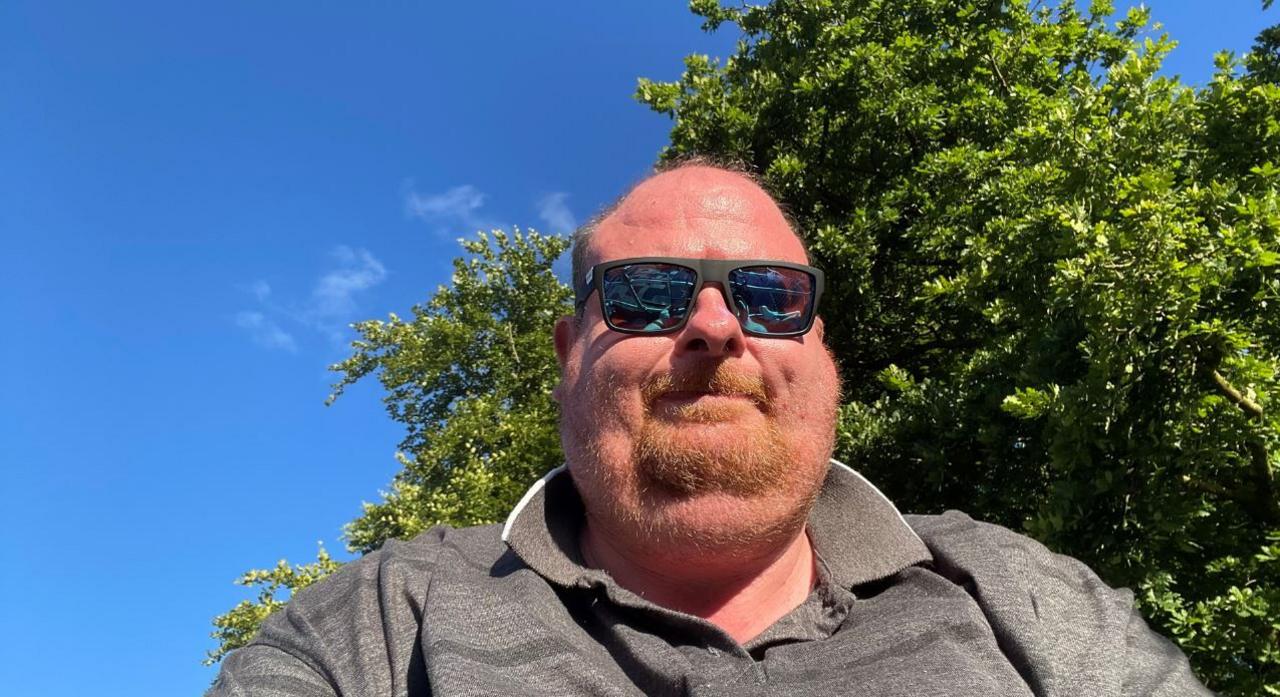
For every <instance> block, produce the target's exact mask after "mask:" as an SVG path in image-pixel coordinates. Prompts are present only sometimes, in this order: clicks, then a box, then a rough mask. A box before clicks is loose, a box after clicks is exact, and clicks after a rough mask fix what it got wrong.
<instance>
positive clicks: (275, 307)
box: [235, 245, 387, 352]
mask: <svg viewBox="0 0 1280 697" xmlns="http://www.w3.org/2000/svg"><path fill="white" fill-rule="evenodd" d="M330 256H331V257H332V259H333V262H334V263H333V266H332V267H331V268H330V269H329V270H328V271H325V272H324V273H322V274H320V277H319V278H318V279H316V281H315V284H314V285H313V286H312V288H311V293H310V295H308V296H305V300H303V301H301V302H288V301H283V302H282V301H277V300H276V298H275V295H274V293H273V290H272V288H271V285H270V284H269V283H267V282H266V281H263V280H258V281H254V282H253V283H250V284H248V285H245V286H242V289H243V290H244V291H245V292H247V293H249V294H251V295H252V296H253V297H254V299H255V300H257V308H256V309H252V310H242V311H240V312H238V313H236V315H235V323H236V326H238V327H240V328H242V329H244V330H245V331H247V332H248V333H249V336H250V338H252V340H253V342H254V343H256V344H258V345H259V346H262V347H264V348H268V349H281V350H285V351H289V352H296V351H297V350H298V341H297V340H296V339H295V338H294V334H296V333H297V332H304V333H306V332H310V333H320V334H323V335H325V336H326V337H327V338H329V339H330V340H331V341H334V342H341V341H343V340H344V337H345V330H346V327H347V325H348V324H349V323H350V322H351V321H353V320H355V319H356V313H357V312H358V311H359V305H358V303H357V297H358V295H359V294H361V293H362V292H364V291H367V290H369V289H371V288H373V287H374V286H376V285H378V284H379V283H382V282H383V281H384V280H386V278H387V268H386V267H385V266H384V265H383V264H382V262H381V261H379V260H378V259H377V257H375V256H374V255H373V254H372V253H371V252H369V250H367V249H360V248H352V247H348V246H346V245H339V246H337V247H334V248H333V250H331V251H330ZM284 327H289V330H286V329H285V328H284ZM291 331H292V332H293V333H291Z"/></svg>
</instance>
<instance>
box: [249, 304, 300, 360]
mask: <svg viewBox="0 0 1280 697" xmlns="http://www.w3.org/2000/svg"><path fill="white" fill-rule="evenodd" d="M236 326H239V327H240V328H241V329H245V330H247V331H248V332H249V336H250V337H251V338H252V339H253V343H255V344H257V345H259V346H261V347H263V348H267V349H280V350H283V351H288V352H289V353H297V351H298V342H296V341H294V339H293V335H292V334H290V333H289V332H286V331H285V330H283V329H281V328H280V325H278V324H276V323H275V322H274V321H272V320H271V319H269V318H267V316H266V315H264V314H262V313H261V312H255V311H253V310H245V311H243V312H238V313H236Z"/></svg>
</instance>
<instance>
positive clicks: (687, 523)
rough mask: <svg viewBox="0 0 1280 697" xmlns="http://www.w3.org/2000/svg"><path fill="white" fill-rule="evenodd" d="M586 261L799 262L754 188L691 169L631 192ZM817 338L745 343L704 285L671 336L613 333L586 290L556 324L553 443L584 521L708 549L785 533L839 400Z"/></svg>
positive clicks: (790, 239) (817, 329) (806, 495)
mask: <svg viewBox="0 0 1280 697" xmlns="http://www.w3.org/2000/svg"><path fill="white" fill-rule="evenodd" d="M587 256H588V263H589V264H596V263H600V262H604V261H611V260H614V259H622V258H629V257H642V256H666V257H688V258H709V259H773V260H779V261H790V262H796V263H801V264H803V263H806V257H805V253H804V249H803V247H802V246H801V245H800V242H799V240H798V239H796V237H795V235H794V234H793V233H792V232H791V230H790V227H789V226H788V225H787V222H786V220H785V218H784V217H783V216H782V214H781V212H780V211H779V210H778V208H777V206H776V205H775V204H774V202H773V201H772V199H770V198H769V196H768V195H767V194H765V193H764V192H763V191H761V190H760V189H759V188H758V187H756V186H755V185H754V184H753V183H752V182H750V181H749V180H747V179H745V178H743V177H742V176H740V175H737V174H734V173H731V172H726V171H723V170H718V169H713V168H708V167H697V166H691V167H684V168H681V169H677V170H674V171H671V172H667V173H664V174H660V175H657V176H655V177H653V178H651V179H649V180H647V181H646V182H644V183H643V184H641V185H640V186H639V187H637V188H636V189H635V191H633V192H632V193H631V194H630V195H629V196H628V197H627V198H626V199H625V200H624V201H623V202H622V204H621V205H620V206H619V207H618V208H617V209H616V210H615V211H614V212H613V213H612V214H611V215H610V216H609V217H608V218H606V219H605V220H604V221H603V222H601V224H600V225H599V227H598V228H597V230H596V231H595V233H593V235H592V237H591V241H590V246H589V250H588V255H587ZM597 292H598V291H597ZM821 337H822V325H821V321H820V320H819V321H818V322H817V324H815V326H814V329H813V330H812V331H810V332H809V333H808V334H806V335H804V336H801V337H791V338H768V337H758V336H749V335H746V334H744V333H743V331H742V328H741V325H740V324H739V322H738V319H737V317H736V316H735V315H734V313H733V312H732V311H731V310H730V308H728V307H726V305H725V301H724V296H723V295H722V294H721V290H720V288H719V286H718V285H712V284H707V285H704V287H703V288H702V290H701V292H700V293H699V294H698V296H697V298H696V299H695V304H694V307H693V308H692V310H691V311H690V315H689V319H688V321H687V322H686V324H685V325H684V327H683V328H681V329H680V330H678V331H676V332H673V333H667V334H659V335H653V336H646V335H634V334H621V333H618V332H614V331H612V330H610V329H609V328H608V327H607V326H605V323H604V321H603V320H602V318H601V316H600V302H599V299H598V298H596V297H595V296H594V294H593V296H592V297H590V298H589V299H588V302H587V304H586V307H585V309H584V311H583V317H582V319H581V321H580V322H577V323H575V322H574V321H573V320H572V319H568V318H566V319H562V320H561V322H560V323H559V324H558V325H557V328H556V351H557V354H558V356H559V358H560V362H561V369H562V371H561V372H562V382H561V384H560V385H559V386H558V387H557V388H556V392H555V395H556V398H557V400H558V401H559V402H560V405H561V412H562V419H561V440H562V443H563V445H564V449H565V454H566V457H567V459H568V463H569V470H570V472H571V474H572V476H573V479H574V482H575V484H576V485H577V487H578V490H579V491H580V493H581V494H582V497H583V500H584V503H585V505H586V508H587V514H588V520H589V524H590V525H593V526H599V527H600V528H602V529H603V530H602V532H604V533H605V534H608V535H610V536H619V535H621V536H630V537H632V538H636V539H637V541H648V542H650V543H661V542H664V541H676V540H679V541H686V542H694V543H696V544H699V545H707V546H714V547H718V546H727V545H735V544H736V545H742V544H751V543H754V542H759V541H761V540H763V539H768V538H772V537H775V536H778V537H781V536H784V535H787V534H795V532H797V530H798V527H799V525H801V524H802V522H803V520H804V517H805V515H806V514H807V512H808V508H809V506H810V504H811V503H812V500H813V496H814V495H815V494H816V492H817V489H818V487H819V486H820V485H821V482H822V479H823V477H824V476H825V473H826V468H827V460H828V458H829V457H830V454H831V448H832V442H833V438H834V430H835V413H836V407H837V404H838V401H839V398H838V378H837V375H836V369H835V364H834V362H833V361H832V359H831V355H830V353H829V352H828V351H827V350H826V348H825V347H824V346H823V344H822V339H821Z"/></svg>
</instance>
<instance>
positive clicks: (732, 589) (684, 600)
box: [581, 523, 817, 644]
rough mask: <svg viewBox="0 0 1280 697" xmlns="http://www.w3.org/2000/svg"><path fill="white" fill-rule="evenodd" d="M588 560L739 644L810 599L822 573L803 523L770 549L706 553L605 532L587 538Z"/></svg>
mask: <svg viewBox="0 0 1280 697" xmlns="http://www.w3.org/2000/svg"><path fill="white" fill-rule="evenodd" d="M581 546H582V553H583V556H584V558H585V560H586V562H587V564H588V565H589V566H591V567H593V568H597V569H603V570H604V571H607V572H609V575H610V576H612V577H613V579H614V581H615V582H617V584H618V585H619V586H622V587H623V588H626V589H627V590H629V591H631V592H632V593H635V594H636V595H639V596H641V597H642V598H645V599H646V600H648V601H649V602H652V603H654V604H655V605H660V606H662V607H665V608H669V609H672V610H677V611H679V612H683V613H686V614H689V615H694V616H696V617H701V618H703V619H705V620H707V621H709V622H711V623H712V624H714V625H716V626H718V627H720V628H721V629H723V630H724V631H725V633H727V634H728V635H729V636H731V637H733V639H734V640H735V641H737V642H738V643H739V644H745V643H746V642H748V641H750V640H751V639H753V638H755V637H756V636H758V635H759V634H760V633H761V632H763V631H764V630H765V629H767V628H768V627H769V626H770V625H772V624H773V623H774V622H776V621H778V620H779V619H780V618H781V617H782V616H783V615H785V614H787V613H788V612H790V611H791V610H792V609H794V608H795V607H797V606H798V605H800V604H801V603H802V602H804V600H805V598H806V597H808V595H809V593H810V591H812V590H813V586H814V583H815V582H816V579H817V573H816V571H815V569H814V553H813V547H812V546H811V545H810V543H809V536H808V535H807V534H805V531H804V529H803V528H802V529H801V530H799V531H798V532H797V533H796V534H795V535H794V536H793V537H792V538H791V539H790V540H789V541H788V542H786V543H785V544H782V545H774V546H772V547H771V548H769V549H766V550H755V551H743V550H734V551H723V552H717V551H713V552H708V551H707V550H706V549H693V548H688V549H681V548H680V547H679V546H678V545H666V546H664V547H663V548H662V549H660V550H653V549H650V550H646V549H642V548H637V547H633V546H629V545H627V544H625V543H620V541H619V540H618V539H617V538H614V537H612V536H607V535H603V534H600V532H599V531H598V530H597V529H596V528H594V527H593V526H591V525H590V524H589V523H588V524H587V525H586V526H585V527H584V529H583V531H582V538H581Z"/></svg>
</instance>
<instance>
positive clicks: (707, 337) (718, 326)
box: [675, 283, 746, 358]
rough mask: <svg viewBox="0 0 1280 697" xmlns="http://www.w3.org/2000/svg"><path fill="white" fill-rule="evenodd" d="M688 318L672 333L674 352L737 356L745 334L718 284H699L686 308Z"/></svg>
mask: <svg viewBox="0 0 1280 697" xmlns="http://www.w3.org/2000/svg"><path fill="white" fill-rule="evenodd" d="M690 312H691V313H692V314H690V315H689V320H688V321H687V322H685V325H684V328H683V329H681V330H680V333H679V334H678V335H677V336H676V351H675V352H676V354H677V355H682V354H699V355H703V356H705V357H708V358H727V357H730V356H740V355H742V352H743V351H744V350H745V348H746V337H745V336H744V335H743V333H742V325H741V324H739V323H738V317H737V315H735V314H733V310H731V309H730V308H729V307H728V306H727V305H725V302H724V294H723V293H722V292H721V291H720V288H719V284H718V283H717V284H707V285H705V286H703V287H702V291H701V292H699V293H698V297H697V298H696V299H695V301H694V304H693V309H692V310H690Z"/></svg>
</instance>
